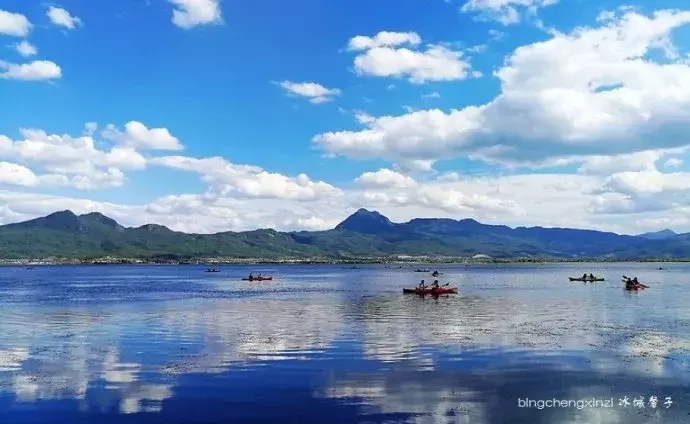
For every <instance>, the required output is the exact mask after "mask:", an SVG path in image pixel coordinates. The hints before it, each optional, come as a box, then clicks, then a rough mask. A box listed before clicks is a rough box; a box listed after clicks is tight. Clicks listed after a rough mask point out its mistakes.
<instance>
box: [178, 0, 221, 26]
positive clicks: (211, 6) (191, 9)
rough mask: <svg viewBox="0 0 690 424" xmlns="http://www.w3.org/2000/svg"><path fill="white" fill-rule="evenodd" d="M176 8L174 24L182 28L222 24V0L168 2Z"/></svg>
mask: <svg viewBox="0 0 690 424" xmlns="http://www.w3.org/2000/svg"><path fill="white" fill-rule="evenodd" d="M168 1H169V2H170V3H172V4H173V5H174V6H175V10H174V11H173V17H172V22H173V23H174V24H175V25H177V26H178V27H180V28H183V29H190V28H193V27H195V26H197V25H206V24H220V23H222V22H223V17H222V15H221V10H220V0H168Z"/></svg>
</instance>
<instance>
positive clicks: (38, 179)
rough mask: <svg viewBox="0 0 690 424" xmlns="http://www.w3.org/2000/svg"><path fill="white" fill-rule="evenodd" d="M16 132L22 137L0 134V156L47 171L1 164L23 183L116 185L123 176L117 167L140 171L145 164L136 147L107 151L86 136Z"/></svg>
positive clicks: (94, 186) (102, 186) (28, 184)
mask: <svg viewBox="0 0 690 424" xmlns="http://www.w3.org/2000/svg"><path fill="white" fill-rule="evenodd" d="M20 132H21V134H22V136H23V140H19V141H13V140H11V139H9V138H7V137H4V136H0V157H2V158H11V159H15V160H18V161H21V162H23V163H26V164H30V165H31V166H35V167H38V168H40V169H42V170H43V171H45V172H47V173H48V174H45V175H41V176H36V175H35V174H34V171H33V170H31V169H29V168H27V167H25V166H23V165H17V166H21V168H23V169H20V168H17V167H16V166H10V165H11V164H9V165H5V171H6V172H7V173H8V175H13V178H14V181H22V182H23V185H27V186H68V185H69V186H73V187H76V188H78V189H85V190H86V189H96V188H108V187H118V186H121V185H123V184H124V182H125V179H126V177H125V175H124V173H123V172H122V171H121V169H131V170H140V169H144V168H145V166H146V159H144V157H143V156H141V155H140V154H139V153H138V152H137V151H136V150H134V149H132V148H129V147H119V146H116V147H113V148H111V149H110V150H109V151H104V150H99V149H97V148H96V147H95V143H94V140H93V139H92V138H91V137H90V136H84V137H78V138H74V137H71V136H69V135H56V134H52V135H51V134H47V133H46V132H45V131H43V130H36V129H21V130H20ZM10 171H12V173H11V174H10ZM31 175H34V176H33V177H32V176H31Z"/></svg>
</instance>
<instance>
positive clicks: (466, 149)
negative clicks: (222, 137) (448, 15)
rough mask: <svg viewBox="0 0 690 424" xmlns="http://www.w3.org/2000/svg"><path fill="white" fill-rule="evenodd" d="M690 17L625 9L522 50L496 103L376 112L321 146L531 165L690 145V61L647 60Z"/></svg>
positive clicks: (505, 71)
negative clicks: (606, 19) (593, 25)
mask: <svg viewBox="0 0 690 424" xmlns="http://www.w3.org/2000/svg"><path fill="white" fill-rule="evenodd" d="M688 22H690V12H676V11H660V12H656V13H655V14H653V15H652V16H643V15H640V14H638V13H635V12H626V13H625V14H623V15H622V16H619V17H618V19H616V20H615V21H611V22H609V23H607V24H606V25H604V26H602V27H599V28H577V29H575V30H574V31H573V32H572V33H570V34H562V33H554V34H553V35H552V38H551V39H549V40H546V41H543V42H537V43H534V44H530V45H526V46H523V47H520V48H518V49H516V50H515V52H514V53H513V54H512V55H511V56H510V57H509V58H508V59H507V60H506V62H505V64H504V65H503V66H502V67H501V68H499V69H498V70H497V71H496V73H495V75H496V76H497V77H498V79H499V80H500V82H501V93H500V94H499V95H498V96H497V97H496V98H495V99H493V100H492V101H491V102H488V103H486V104H483V105H477V106H467V107H465V108H463V109H452V110H450V111H449V112H445V111H442V110H438V109H431V110H424V111H414V112H411V113H408V114H405V115H401V116H381V117H376V118H374V119H371V120H369V121H368V122H366V123H363V124H364V126H365V128H364V129H363V130H360V131H334V132H328V133H324V134H320V135H317V136H315V137H314V142H315V143H317V144H318V145H319V146H321V147H322V148H323V149H325V150H326V151H327V152H329V153H330V154H337V155H345V156H349V157H353V158H384V159H387V160H390V161H393V162H401V161H409V160H438V159H440V158H444V159H445V158H452V157H458V156H467V155H470V156H471V157H473V158H475V159H481V160H486V161H489V162H491V163H506V164H515V163H523V164H530V165H531V164H539V163H543V162H547V161H552V162H553V161H555V160H556V159H558V158H566V159H567V158H570V159H567V160H565V161H566V162H567V161H568V160H569V161H570V163H572V158H573V157H577V158H579V160H580V161H581V162H585V161H586V157H588V156H608V155H624V154H631V153H636V152H643V151H649V150H664V149H673V148H681V147H684V146H688V143H689V141H688V138H687V137H686V134H688V133H690V100H689V99H690V65H688V64H685V63H682V62H680V61H674V59H672V58H667V60H666V61H664V62H655V61H653V60H651V59H649V58H647V54H648V53H649V52H650V51H652V50H654V49H658V50H661V51H663V52H666V53H668V52H669V51H672V50H673V49H672V47H673V46H672V45H671V43H670V38H669V35H670V33H671V31H672V30H673V29H675V28H677V27H679V26H682V25H684V24H687V23H688Z"/></svg>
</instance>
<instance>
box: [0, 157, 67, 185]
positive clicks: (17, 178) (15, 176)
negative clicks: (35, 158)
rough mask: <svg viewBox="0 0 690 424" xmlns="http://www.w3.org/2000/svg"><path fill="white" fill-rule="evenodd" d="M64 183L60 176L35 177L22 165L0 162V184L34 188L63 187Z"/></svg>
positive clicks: (64, 180)
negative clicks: (44, 186) (43, 186)
mask: <svg viewBox="0 0 690 424" xmlns="http://www.w3.org/2000/svg"><path fill="white" fill-rule="evenodd" d="M66 182H67V181H66V179H65V178H64V177H62V176H60V175H54V176H51V175H46V176H37V175H36V174H34V172H33V171H32V170H31V169H29V168H27V167H25V166H23V165H19V164H16V163H10V162H5V161H0V184H10V185H18V186H26V187H35V186H39V185H63V184H65V183H66Z"/></svg>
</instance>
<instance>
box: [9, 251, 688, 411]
mask: <svg viewBox="0 0 690 424" xmlns="http://www.w3.org/2000/svg"><path fill="white" fill-rule="evenodd" d="M584 266H586V265H545V266H522V265H520V266H518V265H512V266H500V267H499V266H482V267H479V266H477V267H464V266H461V267H447V268H446V269H444V272H445V273H444V274H443V276H442V282H445V281H449V282H451V283H453V284H454V285H457V286H458V287H460V293H459V294H458V295H455V296H448V297H440V298H437V299H433V298H419V297H417V296H414V295H413V296H408V295H402V294H401V288H402V287H410V286H412V285H414V284H416V281H417V279H418V278H420V275H419V274H415V273H413V272H411V270H410V269H398V268H386V267H383V266H370V267H363V268H361V269H356V270H353V269H350V268H348V267H326V266H313V267H304V266H284V267H262V268H258V267H253V268H248V267H236V268H232V267H226V268H223V269H222V272H220V273H204V272H203V269H202V268H199V267H191V266H190V267H181V266H175V267H173V266H161V267H50V268H41V267H36V268H33V269H24V268H0V319H1V320H2V321H0V322H2V335H1V337H0V422H3V423H5V422H8V423H15V422H16V423H19V422H23V423H42V422H99V423H100V422H118V423H119V422H123V423H127V422H132V423H149V422H166V423H172V422H179V423H183V422H184V423H226V422H242V423H245V422H250V423H251V422H257V423H258V422H295V423H312V422H313V423H324V422H343V423H346V422H347V423H349V422H414V423H447V422H450V423H461V422H463V423H464V422H467V423H504V422H505V423H517V422H529V423H542V422H543V423H589V422H601V423H637V422H640V423H656V422H659V423H661V422H664V423H667V422H687V420H688V419H690V415H688V414H689V413H690V408H689V407H688V405H689V403H688V401H689V400H690V397H689V396H688V394H689V393H690V390H688V388H689V385H690V356H689V355H688V352H689V351H690V332H689V331H688V328H689V325H690V312H689V311H688V308H687V307H688V306H689V305H690V290H688V286H687V284H686V283H685V281H684V280H683V275H684V274H685V272H686V271H687V270H689V269H690V268H688V267H686V266H685V265H670V266H668V268H669V270H668V271H658V270H655V266H654V265H653V264H650V265H639V264H638V265H606V266H604V265H599V266H595V267H594V268H595V269H594V271H595V272H596V273H599V274H604V275H606V276H607V277H609V279H610V281H606V282H602V283H595V284H583V283H570V282H568V280H567V277H568V276H570V275H572V276H575V275H582V274H583V273H584V272H585V268H584ZM249 270H252V271H255V272H256V271H263V272H265V273H270V274H273V275H274V276H275V277H276V279H275V281H273V282H261V283H248V282H242V281H240V277H241V276H243V275H245V274H246V273H248V272H249ZM586 271H587V272H589V269H587V270H586ZM621 274H634V275H637V276H639V277H640V278H641V279H642V280H643V281H645V282H647V283H648V284H649V285H650V286H651V288H650V289H649V290H646V291H644V292H639V293H630V292H626V291H624V290H622V285H621V284H620V275H621ZM653 395H655V396H657V397H659V398H660V399H662V400H661V401H660V403H661V402H663V399H665V397H667V396H670V397H671V398H672V401H673V404H672V405H671V407H670V408H665V407H663V406H662V405H658V406H657V407H656V408H651V407H650V406H649V405H648V404H646V407H645V408H640V407H633V406H629V407H623V406H618V402H619V399H620V398H623V397H626V396H627V397H629V398H630V399H631V402H632V399H633V398H636V397H644V398H645V400H648V398H649V397H650V396H653ZM554 397H555V398H558V399H574V400H577V399H590V398H593V397H597V398H601V399H611V398H613V399H615V403H616V405H615V407H612V408H583V409H580V410H578V409H576V408H561V409H557V408H549V409H542V410H538V409H535V408H519V407H518V399H519V398H530V399H535V400H536V399H551V398H554ZM647 403H648V402H647Z"/></svg>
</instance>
